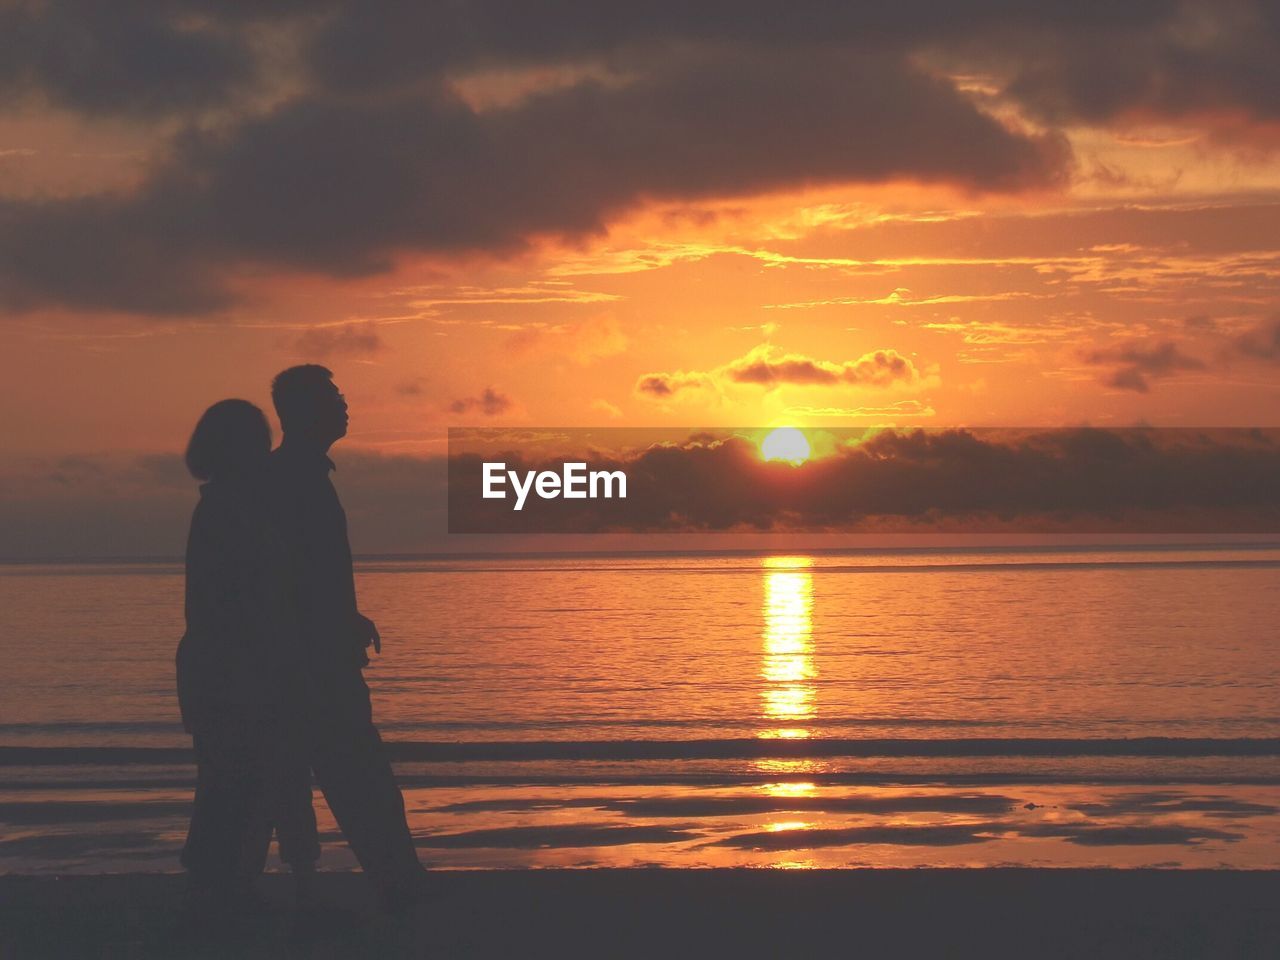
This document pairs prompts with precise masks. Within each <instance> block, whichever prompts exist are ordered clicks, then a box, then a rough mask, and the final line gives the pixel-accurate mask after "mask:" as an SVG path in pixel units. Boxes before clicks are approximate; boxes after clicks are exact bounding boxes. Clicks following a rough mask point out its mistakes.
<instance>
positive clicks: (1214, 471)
mask: <svg viewBox="0 0 1280 960" xmlns="http://www.w3.org/2000/svg"><path fill="white" fill-rule="evenodd" d="M828 433H830V434H833V435H837V436H839V435H845V436H852V435H854V434H855V433H858V434H860V433H861V432H860V431H858V432H848V431H845V432H842V431H828ZM580 456H584V457H585V459H587V460H588V461H589V463H590V468H591V469H593V470H624V471H625V472H626V475H627V484H628V487H627V499H626V500H619V499H609V500H606V499H595V500H592V499H585V500H564V499H553V500H541V499H536V498H535V499H533V500H531V501H530V502H529V503H527V504H526V506H525V508H524V509H523V510H522V511H521V512H519V513H517V512H515V511H513V510H512V503H511V501H509V500H499V499H487V500H486V499H482V498H481V497H480V491H481V462H482V460H481V458H480V457H479V456H476V455H471V454H457V455H455V456H454V457H453V458H452V459H451V461H450V468H449V469H450V504H449V509H450V518H449V519H450V529H451V530H452V531H453V532H455V533H458V532H494V533H521V532H615V533H616V532H624V531H733V530H737V531H748V530H772V531H786V530H810V531H813V530H822V531H831V532H837V531H838V532H855V531H861V532H889V531H897V532H902V531H915V532H946V531H953V532H960V531H964V532H991V531H1017V532H1051V531H1060V532H1076V533H1084V532H1130V533H1132V532H1144V533H1194V532H1214V533H1230V532H1249V531H1253V532H1261V531H1264V530H1276V529H1280V436H1277V434H1276V432H1275V431H1246V430H1217V431H1195V430H1185V431H1183V430H1141V429H1134V430H1057V431H1046V432H1041V433H1031V434H1021V435H1009V434H1007V433H1001V432H1000V431H966V430H941V431H923V430H918V431H907V432H897V431H893V430H889V431H885V432H881V433H876V434H874V435H870V438H869V439H865V440H863V441H862V442H860V443H856V444H852V445H842V446H839V447H838V448H837V452H835V453H834V454H832V455H830V456H824V457H819V458H817V459H813V460H810V461H809V462H808V463H806V464H804V466H802V467H800V468H793V467H791V466H790V465H787V464H781V463H763V462H761V459H760V456H759V453H758V451H757V449H756V446H755V444H754V443H753V442H750V441H748V440H746V439H742V438H738V437H735V436H732V435H728V436H727V438H725V434H721V438H719V439H717V438H703V439H700V440H697V441H690V442H688V443H685V444H670V443H666V444H655V445H653V446H651V447H648V448H645V449H643V450H640V451H638V452H636V453H633V454H629V455H626V456H608V455H600V454H593V455H590V456H586V455H585V454H581V455H580ZM483 459H484V460H489V461H499V460H501V461H504V462H505V463H506V464H507V469H509V470H516V471H525V470H530V469H550V470H556V471H559V469H560V467H561V463H562V462H563V461H562V460H561V459H555V460H542V459H540V458H538V457H535V456H527V455H522V454H520V453H519V452H518V451H517V450H510V449H507V450H501V449H500V448H497V447H495V448H494V452H493V453H492V454H486V455H485V457H484V458H483Z"/></svg>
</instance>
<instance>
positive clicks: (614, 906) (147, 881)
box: [0, 869, 1280, 960]
mask: <svg viewBox="0 0 1280 960" xmlns="http://www.w3.org/2000/svg"><path fill="white" fill-rule="evenodd" d="M321 882H322V888H321V894H322V897H323V899H324V900H325V901H326V902H327V903H330V904H333V905H334V909H332V910H328V911H326V912H325V913H324V915H323V920H322V922H321V923H319V924H316V925H314V926H312V927H299V926H298V925H297V924H296V923H295V922H294V921H293V920H292V916H291V913H290V911H289V909H288V903H289V887H288V879H287V878H285V877H279V876H270V877H267V878H265V879H264V881H263V883H262V892H263V894H264V897H265V899H266V900H267V901H268V904H269V906H270V908H271V909H269V910H268V911H267V912H266V913H264V914H262V915H260V916H256V917H253V918H247V917H246V918H243V919H241V920H240V921H239V922H237V923H235V924H230V925H226V926H223V927H221V928H219V929H218V930H216V931H209V930H203V931H197V930H193V929H190V928H187V927H184V926H183V925H182V923H181V916H182V912H181V904H182V891H183V878H182V877H180V876H171V875H119V876H101V877H65V878H53V877H5V878H0V957H3V958H4V960H16V958H27V957H95V958H115V957H120V958H130V960H132V958H143V957H276V956H281V957H326V958H327V957H335V958H336V957H344V958H346V957H357V956H376V957H428V956H430V957H515V956H548V957H550V956H555V957H661V958H664V960H665V958H671V957H703V958H706V957H729V958H732V957H735V956H743V957H774V958H776V957H787V956H816V955H822V954H840V955H850V954H855V953H857V954H861V955H865V956H905V957H912V956H929V957H1019V958H1022V957H1038V958H1043V957H1095V958H1096V957H1126V958H1134V957H1152V958H1155V957H1160V958H1169V957H1266V956H1280V911H1277V909H1276V904H1277V903H1278V902H1280V872H1277V871H1259V872H1246V871H1153V870H1127V871H1120V870H1026V869H980V870H844V871H792V872H787V871H772V870H574V871H556V870H542V871H493V872H440V873H436V874H434V875H433V895H432V897H431V899H429V900H428V901H426V902H425V903H423V904H422V905H421V907H420V909H418V910H417V911H415V913H414V914H413V915H412V916H411V917H409V918H408V919H406V920H403V921H399V922H392V921H388V920H385V919H382V918H380V917H378V916H377V915H376V914H375V913H374V912H373V910H372V907H371V904H370V900H369V896H368V891H367V889H366V886H365V883H364V880H363V878H362V877H360V876H359V875H358V874H327V875H323V876H322V878H321Z"/></svg>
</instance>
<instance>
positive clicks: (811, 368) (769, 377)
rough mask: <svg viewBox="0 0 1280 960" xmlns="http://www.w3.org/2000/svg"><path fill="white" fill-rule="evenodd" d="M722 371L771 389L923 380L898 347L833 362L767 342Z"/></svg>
mask: <svg viewBox="0 0 1280 960" xmlns="http://www.w3.org/2000/svg"><path fill="white" fill-rule="evenodd" d="M723 373H724V374H725V376H727V377H728V379H729V380H731V381H733V382H734V383H754V384H759V385H760V386H763V387H765V388H766V389H769V390H772V389H773V388H775V387H778V386H782V385H784V384H794V385H796V386H839V385H843V384H850V385H853V386H872V387H888V386H892V385H894V384H897V383H907V384H911V383H916V382H918V381H919V379H920V373H919V371H918V370H916V368H915V365H914V364H913V363H912V362H911V361H910V360H909V359H907V358H906V357H904V356H902V354H900V353H898V352H897V351H896V350H876V351H873V352H871V353H866V354H863V355H862V356H861V357H859V358H858V359H857V360H847V361H845V362H844V363H830V362H828V361H824V360H813V359H811V358H809V357H805V356H802V355H800V354H794V353H787V354H778V353H777V351H776V350H775V349H774V348H772V347H770V346H767V345H766V346H762V347H757V348H756V349H754V350H752V351H751V352H750V353H749V354H747V355H746V356H745V357H743V358H742V359H740V360H735V361H734V362H733V363H731V364H729V365H728V366H727V367H725V368H724V369H723Z"/></svg>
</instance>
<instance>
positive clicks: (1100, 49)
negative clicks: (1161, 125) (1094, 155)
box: [966, 0, 1280, 126]
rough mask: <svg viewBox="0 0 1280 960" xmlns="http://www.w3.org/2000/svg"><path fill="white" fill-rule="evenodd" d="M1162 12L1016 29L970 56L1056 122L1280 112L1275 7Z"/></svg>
mask: <svg viewBox="0 0 1280 960" xmlns="http://www.w3.org/2000/svg"><path fill="white" fill-rule="evenodd" d="M1161 13H1162V15H1160V16H1158V17H1156V18H1152V19H1149V20H1145V21H1143V20H1142V19H1141V18H1139V19H1138V20H1137V21H1135V22H1132V23H1130V24H1123V23H1113V24H1108V25H1107V26H1106V28H1105V29H1099V28H1097V27H1098V25H1094V27H1093V28H1090V29H1075V30H1064V31H1059V30H1049V29H1045V28H1043V27H1038V28H1037V27H1033V28H1031V29H1025V30H1022V31H1021V32H1020V34H1019V35H1018V37H1017V43H1016V45H1012V44H1011V45H1009V46H1006V47H1005V48H1004V49H1003V50H1000V49H997V48H996V47H995V45H993V46H992V48H990V49H988V50H987V51H985V52H979V51H978V50H977V44H976V43H973V42H971V43H969V44H968V45H967V46H966V50H967V51H969V52H972V53H973V54H974V55H975V56H976V57H977V58H978V59H980V60H981V59H985V60H987V62H989V63H993V64H1002V65H1003V66H1004V68H1005V70H1006V71H1007V79H1006V82H1005V85H1004V91H1005V93H1006V94H1007V95H1009V96H1011V97H1012V98H1013V99H1014V100H1016V101H1017V102H1019V103H1021V104H1022V105H1023V106H1024V107H1026V108H1027V109H1029V110H1030V111H1031V112H1032V113H1033V114H1035V115H1036V116H1038V117H1039V118H1040V119H1042V120H1045V121H1048V122H1051V123H1055V124H1071V123H1080V122H1084V123H1108V122H1111V121H1114V120H1117V119H1128V118H1135V117H1136V118H1142V119H1148V120H1151V119H1154V120H1157V121H1160V120H1164V121H1168V120H1181V119H1191V120H1196V121H1201V122H1203V121H1209V122H1210V125H1211V126H1212V120H1213V117H1214V116H1215V115H1217V116H1218V117H1219V118H1220V119H1221V120H1222V121H1224V122H1228V123H1233V124H1240V123H1243V124H1245V125H1246V126H1248V125H1251V124H1258V125H1265V124H1269V123H1272V122H1274V121H1275V120H1276V119H1277V118H1280V101H1278V100H1277V98H1276V96H1275V91H1276V89H1277V88H1280V59H1278V58H1277V52H1278V51H1280V9H1278V8H1277V7H1276V5H1275V4H1274V3H1269V2H1265V0H1255V2H1249V0H1243V2H1236V3H1208V2H1188V3H1179V4H1169V5H1165V10H1164V11H1162V12H1161Z"/></svg>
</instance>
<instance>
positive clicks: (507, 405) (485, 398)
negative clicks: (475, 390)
mask: <svg viewBox="0 0 1280 960" xmlns="http://www.w3.org/2000/svg"><path fill="white" fill-rule="evenodd" d="M510 409H511V398H510V397H508V396H507V395H506V394H504V393H499V392H498V391H497V390H495V389H493V387H485V388H484V390H483V391H482V392H481V393H480V395H479V396H475V397H461V398H460V399H457V400H455V401H453V403H451V404H449V412H450V413H459V414H462V413H481V414H484V416H486V417H496V416H498V415H499V414H501V413H506V412H507V411H508V410H510Z"/></svg>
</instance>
